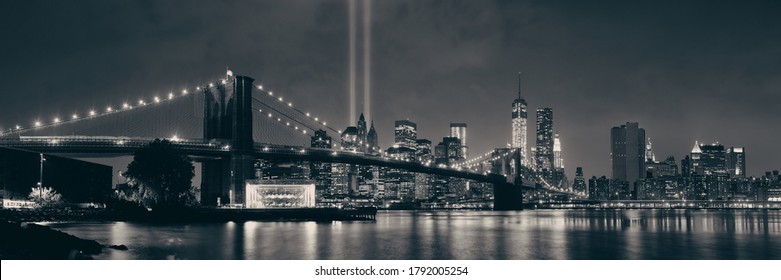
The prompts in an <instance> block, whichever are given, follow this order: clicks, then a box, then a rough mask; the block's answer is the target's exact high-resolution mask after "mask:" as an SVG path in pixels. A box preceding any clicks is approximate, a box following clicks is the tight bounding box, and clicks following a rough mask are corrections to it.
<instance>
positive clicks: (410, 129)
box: [394, 120, 418, 150]
mask: <svg viewBox="0 0 781 280" xmlns="http://www.w3.org/2000/svg"><path fill="white" fill-rule="evenodd" d="M395 124H396V126H395V129H394V140H395V145H398V146H399V147H405V148H410V149H413V150H414V149H415V146H416V144H415V140H417V139H418V133H417V129H418V125H416V124H415V123H414V122H411V121H409V120H398V121H396V123H395Z"/></svg>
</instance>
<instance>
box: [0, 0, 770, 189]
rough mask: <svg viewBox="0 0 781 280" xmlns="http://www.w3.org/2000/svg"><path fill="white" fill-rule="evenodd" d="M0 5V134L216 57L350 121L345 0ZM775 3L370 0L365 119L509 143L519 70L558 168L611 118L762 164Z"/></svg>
mask: <svg viewBox="0 0 781 280" xmlns="http://www.w3.org/2000/svg"><path fill="white" fill-rule="evenodd" d="M359 2H360V1H359ZM359 10H360V9H359ZM0 13H2V16H0V26H1V27H0V32H1V33H2V34H0V35H2V36H1V37H2V43H0V83H2V85H3V90H2V92H3V93H2V101H0V104H2V105H1V106H0V108H1V110H0V128H2V129H7V128H9V127H10V126H12V125H14V124H16V123H19V124H21V125H23V126H30V125H31V124H32V122H33V121H34V120H36V119H44V120H46V119H51V118H53V117H54V116H56V115H60V116H67V115H69V114H70V113H72V112H74V111H82V112H84V110H86V109H87V108H89V107H90V106H105V105H106V104H119V103H120V102H122V100H126V99H132V100H135V98H137V97H139V96H147V97H148V96H150V95H151V94H153V93H160V92H168V91H169V90H177V89H181V88H182V87H184V86H187V85H193V84H195V83H198V82H201V81H205V80H207V79H211V78H214V77H218V76H220V75H223V74H224V72H225V68H226V66H229V67H230V68H231V70H233V71H234V72H235V73H236V74H239V75H247V76H251V77H254V78H255V79H257V80H259V81H260V82H261V83H262V84H263V85H264V86H266V87H268V88H271V89H273V90H274V91H275V93H276V92H278V93H281V94H284V95H285V96H287V97H289V98H290V99H292V100H293V101H294V102H296V106H297V107H300V108H305V109H308V110H311V111H312V112H318V114H320V115H321V116H323V118H324V119H327V120H328V121H329V125H332V126H334V127H337V128H339V129H343V128H344V127H345V126H347V125H348V120H349V113H348V104H349V95H348V73H349V71H348V16H347V15H348V13H347V2H346V1H309V0H307V1H220V2H218V1H208V2H207V1H105V0H100V1H27V0H25V1H20V0H11V1H2V3H0ZM779 14H781V2H778V1H760V2H753V1H506V2H505V1H499V2H494V1H375V2H373V4H372V22H371V27H372V35H371V40H372V41H371V45H372V49H371V52H372V61H371V64H372V68H371V72H372V75H371V85H372V89H371V95H372V103H371V108H372V112H371V116H372V119H373V120H374V121H375V125H376V127H377V129H378V133H379V136H380V145H381V146H382V147H384V148H385V147H388V146H389V145H391V144H392V142H393V121H394V120H397V119H407V118H408V119H410V120H412V121H414V122H416V123H417V124H418V135H419V138H427V139H430V140H432V142H434V143H435V144H436V143H438V142H439V141H441V138H442V137H443V136H445V135H446V134H448V133H449V129H448V126H449V123H450V122H465V123H467V124H468V134H467V135H468V138H467V142H468V143H467V144H468V145H469V147H470V153H471V154H473V155H476V154H482V153H483V152H485V151H488V150H490V149H491V148H494V147H504V146H506V145H507V143H508V142H509V141H510V114H511V103H512V101H513V99H514V98H515V97H516V96H517V80H516V77H517V72H519V71H520V72H523V96H524V98H525V99H526V101H527V102H528V104H529V110H530V114H529V124H530V127H529V143H530V144H533V143H534V123H535V121H534V117H535V115H534V113H533V112H534V110H536V108H538V107H551V108H553V111H554V128H555V131H556V132H558V133H559V134H560V135H561V138H562V147H563V153H564V164H565V167H566V170H567V174H568V176H569V177H570V178H572V177H573V176H574V169H575V167H576V166H583V167H584V169H585V173H586V175H587V176H589V177H590V176H591V175H597V176H600V175H607V176H610V157H609V153H610V150H609V137H610V136H609V135H610V134H609V133H610V128H611V127H613V126H617V125H620V124H623V123H625V122H627V121H636V122H639V123H640V126H641V127H642V128H645V129H646V134H647V136H649V137H650V138H651V140H652V142H653V144H654V150H655V152H656V156H657V159H660V158H661V159H664V158H665V157H666V156H668V155H674V156H675V158H676V160H678V161H680V159H681V158H682V157H683V156H684V155H685V154H687V153H688V152H689V150H690V149H691V147H692V146H693V144H694V141H695V140H699V141H700V142H707V143H711V142H716V141H718V142H720V143H722V144H724V145H725V146H727V147H731V146H742V147H745V148H746V157H747V168H748V174H749V175H761V174H762V173H763V172H764V171H767V170H773V169H779V168H781V148H779V143H781V129H779V124H780V123H781V113H780V112H779V108H781V16H779ZM358 18H359V19H360V18H361V17H360V14H359V17H358ZM360 31H361V29H359V34H360ZM359 44H361V43H360V41H359ZM358 56H359V58H360V57H361V54H360V53H359V55H358ZM360 65H361V64H360V60H359V66H360ZM361 71H362V70H360V68H359V72H358V73H359V76H358V77H359V81H361V80H362V77H361V76H360V73H362V72H361ZM357 88H358V95H362V94H363V91H362V86H361V85H360V84H359V85H358V87H357ZM358 107H359V108H361V107H362V105H359V106H358Z"/></svg>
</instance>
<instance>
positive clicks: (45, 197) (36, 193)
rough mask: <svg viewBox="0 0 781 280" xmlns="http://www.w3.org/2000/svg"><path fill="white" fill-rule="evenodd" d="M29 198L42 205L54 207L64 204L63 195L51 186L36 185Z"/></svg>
mask: <svg viewBox="0 0 781 280" xmlns="http://www.w3.org/2000/svg"><path fill="white" fill-rule="evenodd" d="M28 198H29V199H30V200H31V201H33V202H35V203H38V205H40V206H41V207H52V206H57V205H60V204H62V195H61V194H59V193H57V191H55V190H54V189H52V188H50V187H34V188H33V189H32V190H31V191H30V195H29V196H28Z"/></svg>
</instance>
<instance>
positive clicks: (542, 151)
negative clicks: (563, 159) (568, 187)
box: [535, 108, 554, 171]
mask: <svg viewBox="0 0 781 280" xmlns="http://www.w3.org/2000/svg"><path fill="white" fill-rule="evenodd" d="M536 147H537V154H536V159H535V162H536V164H537V169H539V170H549V171H552V170H553V162H554V159H553V109H551V108H539V109H537V145H536Z"/></svg>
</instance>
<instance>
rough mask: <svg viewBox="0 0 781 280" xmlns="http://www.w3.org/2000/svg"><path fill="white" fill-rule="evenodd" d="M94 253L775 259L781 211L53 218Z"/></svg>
mask: <svg viewBox="0 0 781 280" xmlns="http://www.w3.org/2000/svg"><path fill="white" fill-rule="evenodd" d="M49 226H51V227H52V228H55V229H59V230H62V231H65V232H67V233H70V234H73V235H76V236H78V237H81V238H87V239H94V240H97V241H98V242H100V243H101V244H107V245H112V244H125V245H127V246H128V247H129V250H127V251H118V250H112V249H104V251H103V253H102V254H100V255H97V256H95V258H97V259H337V260H338V259H781V212H780V211H750V210H746V211H743V210H535V211H522V212H492V211H387V212H384V211H380V213H378V215H377V221H376V222H329V223H315V222H246V223H234V222H228V223H194V224H172V225H160V224H144V223H128V222H112V223H55V224H49Z"/></svg>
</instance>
